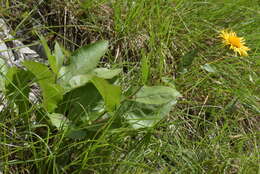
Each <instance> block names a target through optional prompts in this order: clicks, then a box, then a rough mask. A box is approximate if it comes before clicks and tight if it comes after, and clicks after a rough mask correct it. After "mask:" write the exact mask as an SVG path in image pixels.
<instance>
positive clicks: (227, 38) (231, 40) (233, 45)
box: [219, 30, 250, 56]
mask: <svg viewBox="0 0 260 174" xmlns="http://www.w3.org/2000/svg"><path fill="white" fill-rule="evenodd" d="M219 37H220V38H222V40H223V43H224V44H225V45H228V46H230V47H229V48H230V49H232V50H233V51H234V52H236V53H239V55H241V56H247V55H248V54H247V51H249V50H250V48H248V47H246V46H245V39H244V38H243V37H237V34H236V33H235V32H233V31H230V32H229V31H227V30H222V31H220V34H219Z"/></svg>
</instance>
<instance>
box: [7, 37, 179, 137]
mask: <svg viewBox="0 0 260 174" xmlns="http://www.w3.org/2000/svg"><path fill="white" fill-rule="evenodd" d="M41 41H42V43H43V45H44V47H45V51H46V55H47V57H48V61H49V64H50V68H49V67H48V66H47V65H45V64H42V63H38V62H33V61H24V62H23V66H24V67H25V68H26V70H23V69H18V68H10V69H9V70H8V73H7V81H6V88H7V89H8V90H7V92H6V94H8V95H9V96H10V97H9V98H11V96H14V94H12V93H13V92H15V91H16V89H15V87H18V88H19V89H22V90H20V91H19V92H18V95H17V96H18V97H17V96H15V97H12V99H13V100H15V103H16V104H17V105H18V108H19V111H20V112H21V111H23V112H24V111H25V109H26V108H29V105H30V103H29V100H28V99H27V100H25V99H24V98H26V97H27V98H28V96H29V92H30V88H29V86H28V83H29V82H30V81H31V82H36V83H37V84H38V85H39V87H40V90H41V95H42V101H41V104H40V106H41V107H42V108H43V109H45V110H46V111H47V112H48V113H49V114H48V117H49V120H50V122H51V123H52V124H53V125H54V126H55V127H57V128H58V129H60V130H62V129H64V128H68V129H69V131H68V134H67V135H68V136H70V137H84V136H85V135H86V131H87V130H88V129H87V128H86V125H92V126H93V125H96V126H94V127H96V128H100V126H101V125H103V124H106V123H107V121H108V120H109V119H110V118H114V117H120V120H123V122H121V123H120V125H117V126H124V125H130V126H131V127H132V128H135V129H138V128H146V127H151V126H154V125H155V124H156V123H157V122H158V121H160V120H161V119H162V118H164V117H165V116H166V115H167V114H168V113H169V112H170V111H171V109H172V106H173V105H174V104H176V103H177V99H178V97H180V94H179V92H178V91H177V90H176V89H175V88H173V87H165V86H141V87H140V88H139V90H138V91H136V92H135V93H134V94H133V95H131V96H124V94H123V93H122V89H121V87H120V86H119V85H117V84H113V83H112V82H113V81H114V80H112V79H114V78H115V77H116V76H117V75H118V74H120V72H121V69H107V68H97V65H98V63H99V61H100V58H101V57H102V56H103V55H104V54H105V52H106V51H107V49H108V42H107V41H98V42H96V43H93V44H90V45H87V46H84V47H82V48H80V49H78V50H76V51H75V52H74V53H72V55H71V56H70V59H69V60H68V61H69V62H70V63H69V64H68V65H64V60H65V56H64V50H63V49H62V48H61V46H60V45H59V44H58V43H56V44H55V48H54V52H53V53H51V51H50V49H49V47H48V45H47V42H46V41H45V40H44V38H41ZM147 61H148V60H146V64H148V62H147ZM145 71H147V70H145ZM16 76H17V78H16ZM145 76H147V75H145ZM142 78H144V79H143V82H144V83H145V81H146V80H147V77H142ZM21 79H28V80H29V81H28V80H25V81H21V83H18V82H19V80H21ZM11 94H12V95H11ZM18 100H19V102H18ZM20 100H21V101H26V102H25V103H24V102H20ZM119 113H122V114H119ZM100 120H102V121H101V123H102V124H100ZM122 123H127V124H122ZM93 130H96V129H94V128H93ZM84 132H85V133H84Z"/></svg>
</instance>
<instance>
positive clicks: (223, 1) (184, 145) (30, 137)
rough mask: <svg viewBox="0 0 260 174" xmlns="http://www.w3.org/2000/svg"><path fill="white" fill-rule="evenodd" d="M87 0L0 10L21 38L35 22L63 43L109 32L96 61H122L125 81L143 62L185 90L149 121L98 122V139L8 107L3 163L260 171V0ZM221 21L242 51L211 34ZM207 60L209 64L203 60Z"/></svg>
mask: <svg viewBox="0 0 260 174" xmlns="http://www.w3.org/2000/svg"><path fill="white" fill-rule="evenodd" d="M86 2H88V3H86V4H85V5H84V8H83V7H82V6H80V5H79V2H78V1H76V0H75V1H74V2H70V1H68V0H65V1H60V0H54V1H49V3H46V2H42V3H41V4H40V5H38V6H36V4H34V3H33V1H29V0H26V1H24V2H20V1H18V0H13V1H8V0H2V1H0V4H1V7H0V17H3V18H5V19H6V21H7V22H8V23H9V24H10V25H11V27H12V29H13V30H14V31H15V32H16V33H15V32H14V34H16V36H17V37H18V38H19V39H21V40H23V41H24V42H25V43H28V44H29V43H30V42H31V41H32V40H37V36H35V35H34V31H35V30H36V31H37V32H39V33H42V34H44V35H45V36H46V38H47V39H49V44H50V46H53V43H54V42H53V41H54V40H58V41H59V42H61V43H62V44H63V45H64V46H65V47H66V48H68V49H70V50H74V49H76V48H77V47H79V46H81V45H84V44H86V43H90V42H93V41H95V40H100V39H107V40H109V41H110V50H109V52H108V53H107V54H106V56H105V57H104V59H103V61H102V64H103V65H104V66H112V67H114V66H115V67H123V68H124V72H125V73H124V74H123V75H122V76H121V78H120V80H121V82H122V83H123V84H124V85H125V86H124V89H125V90H127V89H128V88H129V84H131V85H135V84H136V85H138V84H140V83H142V74H141V67H145V66H147V67H148V68H149V73H148V77H147V81H146V80H143V82H145V81H146V84H148V85H156V84H162V83H165V80H164V79H165V78H167V79H168V80H170V81H171V82H173V83H174V84H175V86H176V88H177V89H178V91H179V92H181V94H182V98H181V99H180V100H179V102H178V104H177V105H176V107H174V108H173V109H172V112H171V114H170V115H169V116H168V117H167V118H166V119H164V120H162V121H161V122H160V123H159V124H157V125H156V126H155V127H153V128H151V129H149V130H138V131H136V130H132V129H126V128H121V129H115V130H114V131H112V132H111V131H108V130H105V129H104V130H101V134H102V135H101V136H100V137H98V138H96V139H76V140H75V139H69V138H66V137H64V132H58V131H57V130H54V129H53V128H50V127H48V126H47V125H44V124H41V123H40V122H39V123H37V124H33V121H32V119H30V118H28V119H23V118H21V116H20V115H17V114H15V113H14V111H11V110H9V109H6V110H5V111H3V112H1V113H0V171H2V172H3V173H38V174H41V173H42V174H45V173H136V174H139V173H165V174H166V173H198V174H200V173H207V174H209V173H212V174H215V173H226V174H233V173H239V174H257V173H260V166H259V164H260V152H259V142H260V135H259V133H260V132H259V124H260V123H259V121H260V119H259V115H260V95H259V93H260V88H259V85H260V78H259V77H260V76H259V75H260V68H259V67H260V61H259V59H260V51H259V46H260V39H259V38H260V32H259V26H260V3H259V1H257V0H218V1H216V0H204V1H202V0H168V1H166V0H165V1H164V0H150V1H147V0H138V1H137V0H117V1H108V0H102V1H97V0H89V1H86ZM64 7H66V10H64ZM36 24H37V25H36ZM223 28H230V29H232V30H234V31H236V32H237V34H238V36H241V37H244V38H245V39H246V44H247V46H248V47H250V48H251V50H250V51H249V56H248V57H244V58H243V57H238V56H235V55H234V53H233V52H232V51H230V50H228V49H227V48H226V47H223V45H222V44H221V41H220V40H219V38H218V31H219V30H220V29H223ZM193 53H194V54H193ZM190 55H191V56H190ZM186 58H187V59H189V58H194V59H193V62H192V64H191V65H190V66H189V67H187V72H186V73H180V71H179V70H180V69H179V66H180V62H181V61H183V59H186ZM141 60H147V62H148V64H147V65H145V63H144V62H145V61H141ZM206 63H207V64H209V65H210V66H212V67H213V68H214V69H215V72H208V71H206V70H205V69H203V68H202V66H203V65H205V64H206ZM32 109H34V110H37V109H35V108H32ZM42 114H43V115H44V114H45V113H42ZM24 116H26V114H24Z"/></svg>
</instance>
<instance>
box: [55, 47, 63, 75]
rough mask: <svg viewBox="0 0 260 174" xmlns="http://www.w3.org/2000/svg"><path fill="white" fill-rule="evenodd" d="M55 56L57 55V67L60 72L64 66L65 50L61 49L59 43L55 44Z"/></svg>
mask: <svg viewBox="0 0 260 174" xmlns="http://www.w3.org/2000/svg"><path fill="white" fill-rule="evenodd" d="M54 55H55V60H56V66H57V69H58V71H59V70H60V68H61V67H62V65H63V62H64V59H65V56H64V54H63V50H62V48H61V47H60V45H59V43H58V42H56V43H55V46H54Z"/></svg>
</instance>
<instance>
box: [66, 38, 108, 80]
mask: <svg viewBox="0 0 260 174" xmlns="http://www.w3.org/2000/svg"><path fill="white" fill-rule="evenodd" d="M107 49H108V41H98V42H95V43H93V44H90V45H87V46H84V47H81V48H79V49H78V50H76V51H75V52H74V53H73V54H72V56H71V60H70V62H71V64H70V65H69V66H68V67H67V68H68V71H69V72H70V73H71V74H72V75H73V76H74V75H79V74H85V73H87V72H89V71H91V70H93V69H94V68H95V67H96V66H97V65H98V63H99V60H100V58H101V57H102V56H103V55H104V54H105V52H106V51H107Z"/></svg>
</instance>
